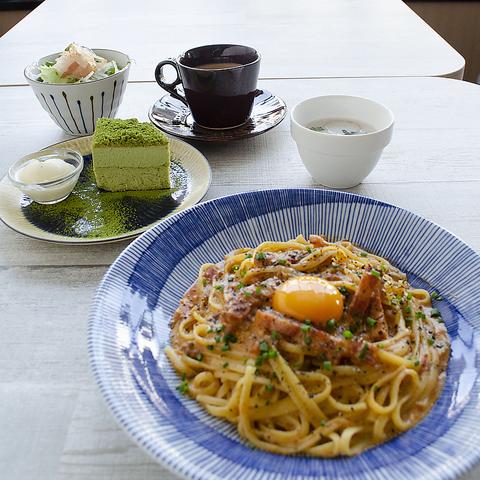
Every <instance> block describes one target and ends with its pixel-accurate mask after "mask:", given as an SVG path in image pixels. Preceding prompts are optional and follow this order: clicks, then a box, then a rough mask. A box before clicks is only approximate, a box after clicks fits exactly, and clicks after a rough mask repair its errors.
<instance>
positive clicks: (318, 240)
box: [308, 235, 328, 248]
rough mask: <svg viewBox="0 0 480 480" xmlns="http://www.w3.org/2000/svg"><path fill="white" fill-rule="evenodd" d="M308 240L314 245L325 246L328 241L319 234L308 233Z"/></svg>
mask: <svg viewBox="0 0 480 480" xmlns="http://www.w3.org/2000/svg"><path fill="white" fill-rule="evenodd" d="M308 241H309V242H310V243H311V244H312V245H313V246H314V247H317V248H319V247H326V246H327V245H328V243H327V242H326V241H325V239H324V238H323V237H321V236H320V235H310V236H309V237H308Z"/></svg>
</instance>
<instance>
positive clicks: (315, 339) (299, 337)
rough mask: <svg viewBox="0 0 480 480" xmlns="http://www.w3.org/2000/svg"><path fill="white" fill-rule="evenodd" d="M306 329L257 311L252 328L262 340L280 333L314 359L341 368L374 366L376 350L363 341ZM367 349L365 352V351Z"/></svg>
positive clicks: (281, 318) (264, 311) (253, 349)
mask: <svg viewBox="0 0 480 480" xmlns="http://www.w3.org/2000/svg"><path fill="white" fill-rule="evenodd" d="M302 325H303V324H301V323H300V322H297V321H296V320H293V319H290V318H287V317H285V316H283V315H281V314H279V313H277V312H275V311H273V310H257V312H256V314H255V319H254V322H253V325H252V330H253V331H255V332H259V337H260V338H262V334H261V332H263V338H265V337H267V336H270V334H271V332H272V331H275V332H277V333H278V334H279V335H280V336H282V337H284V338H285V339H286V340H288V341H289V342H292V343H296V344H297V345H299V346H301V347H302V349H303V350H304V352H305V354H306V355H310V356H314V357H322V358H324V359H328V360H330V361H332V363H334V364H339V363H341V362H342V361H347V362H348V363H353V364H358V365H360V364H365V363H374V361H375V358H376V355H375V352H376V347H374V346H373V345H371V344H369V343H367V342H364V341H362V340H354V339H352V340H346V339H344V338H340V337H336V336H335V335H331V334H329V333H327V332H324V331H323V330H319V329H317V328H315V327H313V326H311V328H310V329H309V330H308V332H304V331H303V330H302ZM307 336H308V337H309V338H310V339H311V342H310V344H309V345H307V344H306V343H305V339H306V337H307ZM365 345H367V348H366V349H365V350H364V351H363V354H362V353H361V352H362V349H364V348H365ZM251 350H252V351H255V353H258V342H257V341H255V343H254V345H251Z"/></svg>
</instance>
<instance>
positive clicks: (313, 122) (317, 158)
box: [290, 95, 394, 188]
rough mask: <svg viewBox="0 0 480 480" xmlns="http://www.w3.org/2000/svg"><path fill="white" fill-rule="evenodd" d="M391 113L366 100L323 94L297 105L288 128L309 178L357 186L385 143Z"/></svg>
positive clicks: (389, 133) (339, 185) (337, 185)
mask: <svg viewBox="0 0 480 480" xmlns="http://www.w3.org/2000/svg"><path fill="white" fill-rule="evenodd" d="M393 124H394V118H393V114H392V112H391V111H390V110H389V109H388V108H387V107H385V106H384V105H381V104H380V103H377V102H374V101H372V100H369V99H367V98H362V97H352V96H348V95H325V96H321V97H314V98H309V99H307V100H304V101H303V102H300V103H299V104H297V105H296V106H295V107H294V108H293V110H292V113H291V116H290V130H291V134H292V137H293V139H294V140H295V142H296V144H297V148H298V152H299V154H300V157H301V159H302V161H303V163H304V165H305V167H306V169H307V170H308V172H309V173H310V175H311V176H312V177H313V178H314V180H315V181H316V182H318V183H320V184H322V185H325V186H327V187H331V188H351V187H354V186H355V185H358V184H359V183H360V182H362V180H363V179H364V178H365V177H366V176H367V175H368V174H369V173H370V172H371V171H372V170H373V169H374V168H375V165H376V164H377V162H378V160H379V158H380V156H381V154H382V151H383V149H384V148H385V147H386V146H387V145H388V144H389V143H390V140H391V138H392V132H393Z"/></svg>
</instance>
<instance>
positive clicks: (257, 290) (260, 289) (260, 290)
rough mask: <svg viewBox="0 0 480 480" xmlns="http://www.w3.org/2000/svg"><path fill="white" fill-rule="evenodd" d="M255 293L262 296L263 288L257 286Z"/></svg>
mask: <svg viewBox="0 0 480 480" xmlns="http://www.w3.org/2000/svg"><path fill="white" fill-rule="evenodd" d="M255 293H256V294H257V295H261V294H262V287H260V286H257V288H256V289H255Z"/></svg>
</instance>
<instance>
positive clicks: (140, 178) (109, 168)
mask: <svg viewBox="0 0 480 480" xmlns="http://www.w3.org/2000/svg"><path fill="white" fill-rule="evenodd" d="M92 156H93V172H94V174H95V181H96V183H97V186H98V187H99V188H102V189H104V190H108V191H110V192H123V191H126V190H157V189H162V188H170V145H169V142H168V138H167V137H166V136H165V135H164V134H163V133H162V132H160V131H159V130H157V129H156V128H155V127H154V126H153V125H152V124H150V123H141V122H139V121H138V120H137V119H135V118H131V119H128V120H121V119H118V118H100V119H99V120H98V121H97V126H96V128H95V133H94V134H93V140H92Z"/></svg>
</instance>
